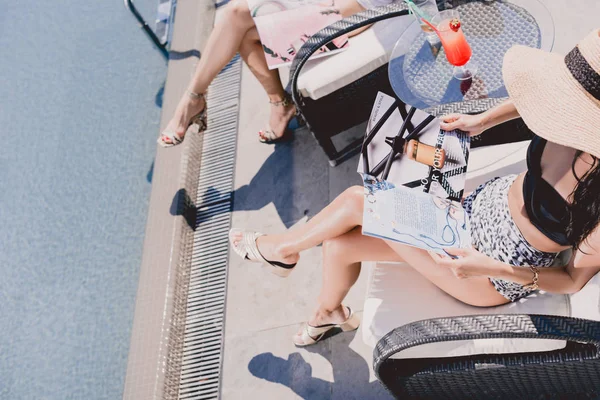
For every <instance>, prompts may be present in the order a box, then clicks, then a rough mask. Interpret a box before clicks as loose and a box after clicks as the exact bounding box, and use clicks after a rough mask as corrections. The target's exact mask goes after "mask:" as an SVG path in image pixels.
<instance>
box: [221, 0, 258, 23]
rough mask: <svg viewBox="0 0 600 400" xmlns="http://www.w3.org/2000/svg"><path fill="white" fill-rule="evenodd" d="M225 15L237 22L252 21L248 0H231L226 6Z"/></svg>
mask: <svg viewBox="0 0 600 400" xmlns="http://www.w3.org/2000/svg"><path fill="white" fill-rule="evenodd" d="M225 15H226V18H229V19H233V20H235V21H236V22H241V21H246V22H252V16H251V15H250V8H249V7H248V1H247V0H231V1H230V2H229V3H228V4H227V7H225Z"/></svg>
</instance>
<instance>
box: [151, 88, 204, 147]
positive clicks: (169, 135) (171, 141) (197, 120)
mask: <svg viewBox="0 0 600 400" xmlns="http://www.w3.org/2000/svg"><path fill="white" fill-rule="evenodd" d="M187 94H188V96H190V97H191V98H193V99H204V108H203V109H202V111H200V112H199V113H198V114H196V115H194V116H193V117H192V119H190V123H189V124H188V126H187V128H186V131H187V129H189V127H190V126H192V125H194V124H196V125H198V132H202V131H205V130H206V127H207V126H208V123H207V121H206V97H205V95H204V93H194V92H190V91H188V92H187ZM165 139H166V140H168V141H166V140H165ZM183 139H185V136H184V137H181V136H179V135H178V134H177V133H176V132H175V131H174V130H172V131H171V130H165V131H163V133H162V134H161V135H160V136H159V138H158V139H157V140H156V143H158V144H159V145H161V146H162V147H173V146H177V145H179V144H181V143H183Z"/></svg>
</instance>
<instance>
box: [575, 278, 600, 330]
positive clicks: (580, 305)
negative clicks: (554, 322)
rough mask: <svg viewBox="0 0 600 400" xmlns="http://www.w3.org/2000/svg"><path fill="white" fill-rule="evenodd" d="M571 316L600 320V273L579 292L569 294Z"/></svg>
mask: <svg viewBox="0 0 600 400" xmlns="http://www.w3.org/2000/svg"><path fill="white" fill-rule="evenodd" d="M569 302H570V303H571V317H575V318H584V319H591V320H593V321H600V273H599V274H596V275H595V276H594V277H593V278H592V279H590V280H589V282H588V283H587V284H586V285H585V286H584V287H583V289H581V290H580V291H579V292H577V293H574V294H572V295H570V296H569Z"/></svg>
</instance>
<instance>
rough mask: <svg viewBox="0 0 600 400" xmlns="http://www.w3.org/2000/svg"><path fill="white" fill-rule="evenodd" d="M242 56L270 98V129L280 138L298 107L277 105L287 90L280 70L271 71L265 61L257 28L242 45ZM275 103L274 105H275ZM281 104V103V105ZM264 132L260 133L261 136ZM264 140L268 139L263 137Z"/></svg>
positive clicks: (252, 29) (245, 38) (250, 30)
mask: <svg viewBox="0 0 600 400" xmlns="http://www.w3.org/2000/svg"><path fill="white" fill-rule="evenodd" d="M240 56H241V57H242V59H243V60H244V61H245V62H246V64H247V65H248V67H249V68H250V71H251V72H252V74H254V76H255V77H256V79H258V81H259V82H260V84H261V85H262V87H263V88H264V89H265V92H267V96H269V101H270V102H271V117H270V120H269V128H270V129H272V130H273V132H274V133H275V136H277V137H280V136H281V135H283V133H284V132H285V129H286V127H287V125H288V123H289V122H290V120H291V119H292V117H293V116H294V115H295V114H296V106H295V105H294V104H293V103H291V102H290V103H289V104H288V105H277V103H279V102H281V101H283V99H284V98H285V97H286V94H285V90H284V88H283V85H282V84H281V79H280V78H279V70H277V69H272V70H270V69H269V67H268V66H267V61H266V60H265V52H264V51H263V48H262V44H261V42H260V37H259V36H258V31H257V30H256V27H253V28H250V29H249V30H248V32H246V35H245V36H244V38H243V40H242V43H241V44H240ZM273 103H274V104H273ZM279 104H281V103H279ZM261 133H262V132H259V135H260V136H262V135H261ZM263 139H267V138H266V137H264V136H263Z"/></svg>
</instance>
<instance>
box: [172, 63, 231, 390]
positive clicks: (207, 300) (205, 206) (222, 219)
mask: <svg viewBox="0 0 600 400" xmlns="http://www.w3.org/2000/svg"><path fill="white" fill-rule="evenodd" d="M240 73H241V62H240V59H239V57H237V56H236V58H234V59H233V60H232V61H231V62H230V63H229V64H228V65H227V66H226V67H225V68H224V69H223V71H222V72H221V74H220V75H219V76H218V77H217V78H216V79H215V81H214V82H213V84H212V85H211V87H210V89H209V91H208V99H207V100H208V105H209V109H208V110H209V114H208V116H209V124H208V129H207V130H206V131H205V132H204V141H203V144H202V145H203V148H202V158H201V160H202V161H201V168H200V177H199V179H198V191H197V193H196V199H198V200H197V204H199V206H198V209H197V211H196V230H195V232H194V238H193V247H192V257H191V269H190V271H189V286H188V298H187V308H186V317H185V330H184V333H183V348H182V360H181V372H180V378H179V393H178V398H179V399H186V400H188V399H194V400H195V399H215V398H218V397H219V389H220V374H221V362H222V344H223V334H224V333H223V328H224V326H223V322H224V317H225V293H226V290H227V256H228V247H229V242H228V238H227V233H228V231H229V228H230V225H231V209H232V203H231V200H232V196H231V191H232V189H233V174H234V166H235V151H236V140H237V128H238V106H239V95H240Z"/></svg>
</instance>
